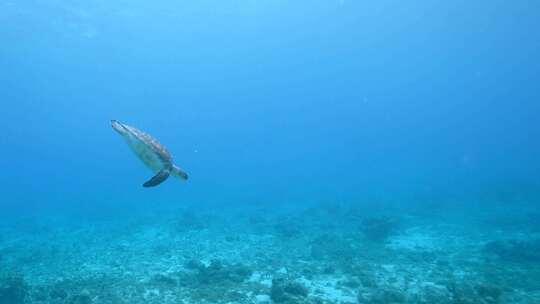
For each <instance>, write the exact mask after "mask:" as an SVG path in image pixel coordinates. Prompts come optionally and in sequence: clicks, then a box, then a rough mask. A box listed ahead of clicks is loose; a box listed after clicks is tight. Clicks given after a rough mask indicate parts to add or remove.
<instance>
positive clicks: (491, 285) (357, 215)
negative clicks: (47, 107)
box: [0, 203, 540, 304]
mask: <svg viewBox="0 0 540 304" xmlns="http://www.w3.org/2000/svg"><path fill="white" fill-rule="evenodd" d="M223 209H224V208H222V207H215V208H212V207H205V208H201V207H200V206H199V207H196V206H191V207H190V206H186V207H183V208H180V209H176V210H174V211H169V212H161V213H160V212H155V213H152V214H150V213H148V212H147V213H141V214H131V215H125V216H111V217H106V216H103V217H99V216H97V217H89V218H87V219H85V220H81V219H77V220H73V219H72V218H70V217H66V218H58V217H56V218H55V217H40V218H37V217H31V218H23V219H18V220H13V221H4V222H3V223H2V224H0V303H1V304H19V303H35V304H41V303H43V304H45V303H51V304H53V303H54V304H56V303H58V304H60V303H62V304H64V303H69V304H91V303H100V304H109V303H110V304H121V303H129V304H138V303H156V304H157V303H160V304H167V303H184V304H194V303H259V304H263V303H268V304H269V303H285V304H293V303H299V304H302V303H313V304H319V303H321V304H322V303H326V304H338V303H341V304H353V303H360V304H361V303H380V304H383V303H426V304H427V303H456V304H457V303H463V304H465V303H471V304H472V303H485V304H493V303H540V219H539V217H538V213H534V212H535V211H534V210H533V209H531V210H527V209H526V208H516V210H520V211H519V212H520V213H519V214H516V213H509V212H499V213H498V215H495V214H486V213H485V212H480V211H479V212H474V211H471V212H467V214H466V215H467V216H464V212H463V210H464V209H460V208H459V207H456V208H455V209H454V210H451V209H450V210H444V212H442V210H440V209H438V208H435V207H434V209H433V210H426V209H425V208H418V209H417V210H416V211H415V210H408V211H404V210H400V209H399V208H394V209H392V208H378V209H377V210H369V209H368V208H367V207H365V206H364V207H362V206H356V207H351V206H347V205H344V204H331V203H324V204H317V205H309V206H303V207H294V208H292V207H289V208H287V207H282V206H280V207H279V208H273V207H261V206H259V207H256V206H255V207H254V206H250V207H247V206H237V207H230V208H228V209H227V210H226V211H224V210H223ZM203 210H204V211H203ZM381 210H385V212H382V211H381Z"/></svg>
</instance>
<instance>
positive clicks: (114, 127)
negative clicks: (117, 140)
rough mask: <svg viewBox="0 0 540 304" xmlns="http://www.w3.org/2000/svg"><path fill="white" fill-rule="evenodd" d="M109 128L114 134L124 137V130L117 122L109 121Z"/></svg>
mask: <svg viewBox="0 0 540 304" xmlns="http://www.w3.org/2000/svg"><path fill="white" fill-rule="evenodd" d="M111 126H112V128H113V129H114V130H115V131H116V132H118V133H120V135H124V134H125V133H126V128H125V127H124V125H122V123H120V122H119V121H118V120H114V119H113V120H111Z"/></svg>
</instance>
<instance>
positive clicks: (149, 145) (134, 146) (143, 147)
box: [111, 120, 188, 187]
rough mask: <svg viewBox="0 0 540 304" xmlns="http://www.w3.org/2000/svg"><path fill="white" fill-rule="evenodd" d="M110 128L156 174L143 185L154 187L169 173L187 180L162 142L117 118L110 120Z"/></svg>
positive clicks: (184, 173)
mask: <svg viewBox="0 0 540 304" xmlns="http://www.w3.org/2000/svg"><path fill="white" fill-rule="evenodd" d="M111 125H112V128H113V129H114V130H115V131H116V132H118V133H119V134H120V135H122V137H123V138H124V139H125V140H126V142H127V144H128V145H129V147H130V148H131V150H133V152H135V154H137V156H138V157H139V158H140V159H141V160H142V161H143V163H144V164H145V165H146V166H147V167H149V168H150V169H151V170H152V171H154V173H155V174H156V175H154V177H152V178H151V179H150V180H148V181H147V182H145V183H144V184H143V186H144V187H154V186H157V185H159V184H161V183H162V182H163V181H165V180H166V179H167V178H168V177H169V175H173V176H175V177H178V178H180V179H182V180H187V179H188V175H187V173H186V172H184V171H183V170H182V169H180V168H179V167H178V166H176V165H175V164H173V161H172V156H171V154H170V153H169V151H167V148H165V147H164V146H163V145H162V144H160V143H159V142H158V141H157V140H156V139H155V138H153V137H152V136H150V135H148V134H146V133H144V132H142V131H141V130H138V129H137V128H134V127H131V126H128V125H126V124H123V123H121V122H119V121H118V120H111Z"/></svg>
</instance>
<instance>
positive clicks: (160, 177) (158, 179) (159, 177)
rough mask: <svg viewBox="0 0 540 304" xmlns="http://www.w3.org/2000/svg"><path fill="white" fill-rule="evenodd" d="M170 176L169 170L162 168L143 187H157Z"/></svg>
mask: <svg viewBox="0 0 540 304" xmlns="http://www.w3.org/2000/svg"><path fill="white" fill-rule="evenodd" d="M168 177H169V171H168V170H161V171H159V172H158V173H157V174H156V175H154V177H152V178H151V179H150V180H149V181H147V182H146V183H144V184H143V187H155V186H157V185H159V184H161V183H162V182H164V181H165V180H166V179H167V178H168Z"/></svg>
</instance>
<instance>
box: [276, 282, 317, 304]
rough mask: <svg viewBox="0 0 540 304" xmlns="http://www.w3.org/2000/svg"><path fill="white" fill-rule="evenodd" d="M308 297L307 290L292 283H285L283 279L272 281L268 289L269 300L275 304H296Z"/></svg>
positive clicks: (296, 283) (298, 284)
mask: <svg viewBox="0 0 540 304" xmlns="http://www.w3.org/2000/svg"><path fill="white" fill-rule="evenodd" d="M307 295H308V290H307V288H306V287H305V286H304V285H302V284H300V283H298V282H294V281H287V280H285V279H283V278H279V279H273V280H272V287H271V288H270V298H271V299H272V301H274V302H275V303H296V302H298V299H301V298H305V297H307Z"/></svg>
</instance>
